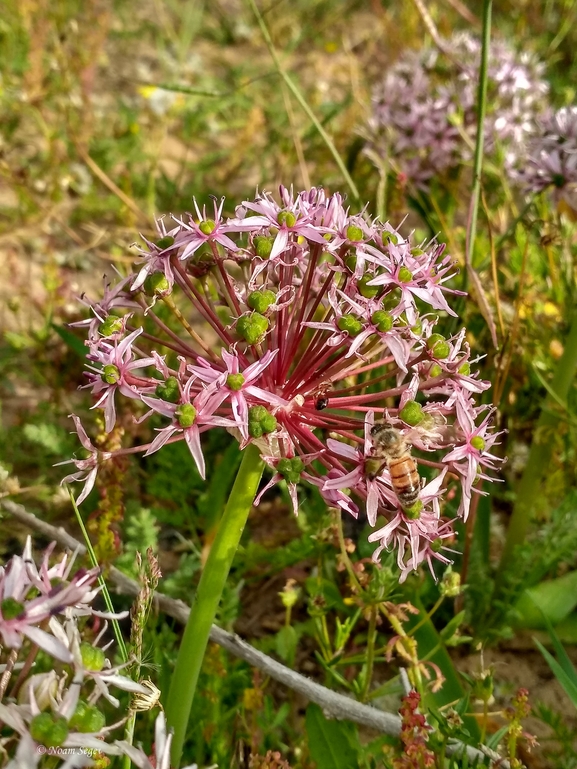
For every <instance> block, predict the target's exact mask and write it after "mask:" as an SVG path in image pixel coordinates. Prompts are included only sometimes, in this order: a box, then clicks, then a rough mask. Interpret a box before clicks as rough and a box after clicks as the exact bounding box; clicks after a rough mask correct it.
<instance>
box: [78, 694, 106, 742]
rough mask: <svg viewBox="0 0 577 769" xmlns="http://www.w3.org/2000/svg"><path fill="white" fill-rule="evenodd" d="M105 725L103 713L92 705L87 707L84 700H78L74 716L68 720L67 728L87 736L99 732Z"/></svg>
mask: <svg viewBox="0 0 577 769" xmlns="http://www.w3.org/2000/svg"><path fill="white" fill-rule="evenodd" d="M105 724H106V718H105V717H104V713H102V711H100V710H99V709H98V708H97V707H95V706H94V705H89V704H88V703H87V702H84V700H78V704H77V705H76V710H75V711H74V715H73V716H72V718H71V719H70V722H69V726H70V728H71V729H73V730H74V731H75V732H82V733H83V734H87V733H89V732H99V731H100V730H101V729H102V727H103V726H104V725H105Z"/></svg>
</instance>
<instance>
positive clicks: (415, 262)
mask: <svg viewBox="0 0 577 769" xmlns="http://www.w3.org/2000/svg"><path fill="white" fill-rule="evenodd" d="M280 200H281V202H280V204H278V203H277V202H275V200H274V199H273V198H272V197H271V196H270V195H269V194H268V193H263V194H259V195H257V197H256V199H255V200H254V201H245V202H244V203H243V204H242V205H241V206H239V207H238V208H237V209H236V216H235V217H234V218H230V219H224V218H223V216H222V211H223V203H222V202H221V203H220V205H217V204H216V203H215V204H214V210H211V211H210V212H209V213H207V212H206V211H205V210H204V209H203V210H202V211H201V210H200V209H199V208H198V207H197V206H196V204H195V209H196V213H195V215H191V214H187V215H186V216H185V217H184V218H183V219H177V218H173V220H172V221H170V222H166V221H164V220H161V221H160V222H159V223H158V229H159V238H158V240H157V241H156V242H153V241H148V240H147V241H145V242H146V248H145V249H141V250H140V251H141V261H140V264H139V265H138V267H137V269H136V272H135V273H134V275H133V276H132V277H131V278H130V279H128V280H127V279H124V280H123V282H122V285H123V287H122V289H121V290H120V291H117V290H110V288H108V289H107V295H108V296H109V297H111V302H110V305H109V307H107V306H106V302H105V301H100V302H98V303H94V304H93V305H92V306H93V308H94V314H95V315H96V316H97V317H98V324H96V323H91V322H90V321H88V322H84V325H85V326H87V327H88V329H89V339H88V340H87V342H86V344H87V346H88V350H89V352H88V356H87V357H88V360H89V366H88V368H89V373H88V378H89V383H88V384H87V385H86V387H88V388H90V389H91V390H92V392H93V394H94V396H95V398H96V404H95V406H94V407H95V408H96V407H98V408H101V409H103V410H104V413H105V424H106V429H107V430H108V431H110V430H112V428H113V427H114V425H115V420H116V408H117V407H118V406H119V404H120V401H121V400H124V401H125V402H126V401H134V402H136V401H139V402H140V404H141V407H140V409H139V414H142V405H144V406H145V407H146V414H145V416H144V417H143V416H140V421H142V420H143V419H145V418H146V417H147V416H150V415H151V414H153V413H156V414H160V415H162V416H163V417H164V418H165V420H166V424H165V426H163V427H160V428H157V430H156V437H154V438H153V439H152V440H151V442H150V443H147V444H146V445H143V446H140V447H139V450H142V451H143V452H146V453H147V454H150V453H152V452H154V451H157V450H159V449H160V448H161V447H162V446H163V445H164V444H166V443H172V442H174V441H178V440H183V439H184V440H185V441H186V444H187V446H188V448H189V450H190V454H191V456H192V459H193V461H194V462H195V464H196V466H197V468H198V471H199V473H200V474H201V475H202V476H203V477H204V475H205V462H204V457H203V452H202V434H203V433H205V432H206V431H207V430H211V429H214V428H215V427H225V428H227V429H228V430H229V432H231V433H232V434H234V435H235V436H236V438H237V440H238V441H239V443H240V446H241V448H244V447H245V446H247V445H248V444H249V443H253V444H256V445H257V446H258V448H259V449H260V452H261V454H262V456H263V458H264V460H265V461H266V463H267V464H268V465H269V466H270V468H271V470H272V479H271V480H270V482H269V484H268V485H267V486H266V487H265V488H269V487H270V486H271V485H273V484H275V483H276V482H278V481H280V480H284V481H285V482H286V484H287V487H288V489H289V492H290V495H291V499H292V501H293V505H294V511H295V513H296V512H297V510H298V497H297V489H298V486H299V484H301V483H302V482H303V481H304V482H306V483H310V484H313V485H314V486H316V487H317V489H318V490H319V492H320V494H321V495H322V496H323V498H324V499H325V501H326V503H327V505H329V506H332V507H336V508H341V509H342V510H345V511H346V512H347V513H349V514H351V515H353V516H354V517H357V516H358V515H359V511H360V509H364V510H365V512H366V516H367V518H368V521H369V523H370V525H371V526H372V527H375V526H376V525H377V519H378V518H379V516H380V521H379V525H378V529H377V530H376V531H374V532H373V533H372V534H371V536H370V540H371V541H374V542H379V547H378V549H377V554H376V556H377V557H378V554H379V553H380V552H381V551H382V550H383V548H385V549H387V550H391V549H394V550H395V551H396V552H397V557H398V564H399V567H400V569H401V578H402V579H404V578H405V577H406V575H407V574H408V572H409V571H410V570H412V569H416V568H417V566H418V565H419V564H420V563H422V562H423V561H427V562H428V563H429V566H430V565H431V563H432V560H433V559H437V560H440V561H441V562H442V563H449V559H448V557H447V556H446V555H445V554H443V552H442V550H443V544H444V543H445V541H446V540H447V541H448V542H450V541H451V538H452V536H453V534H452V520H451V519H448V518H444V517H442V516H441V509H442V505H443V495H444V493H445V491H446V490H447V486H448V485H452V486H455V485H457V483H458V484H460V486H461V488H462V493H461V496H460V505H459V507H458V511H457V515H458V516H459V517H461V518H466V517H467V515H468V512H469V506H470V502H471V495H472V493H473V492H474V491H475V490H476V484H477V482H478V480H479V479H480V478H485V477H486V476H485V469H493V468H494V467H495V465H496V463H498V462H499V461H500V460H499V459H498V458H497V457H495V456H494V455H493V454H492V453H491V448H492V446H493V444H494V443H495V440H496V437H497V436H496V434H494V433H491V431H490V427H489V421H490V416H491V413H492V410H491V409H490V408H489V407H487V406H477V405H475V398H476V396H478V395H479V393H482V392H483V391H484V390H486V389H487V388H488V387H489V384H488V383H487V382H483V381H481V380H480V379H479V377H478V373H477V372H475V371H473V370H472V368H471V366H472V361H471V360H470V351H469V345H468V344H467V342H466V340H465V330H464V329H463V330H462V331H460V332H459V333H457V334H456V335H454V336H450V337H445V336H443V335H442V334H441V333H440V332H439V326H440V324H441V321H442V319H443V318H444V319H446V318H447V316H448V315H453V316H454V315H455V313H454V311H453V310H452V309H451V307H450V304H449V300H450V299H451V297H452V296H453V295H454V294H456V293H459V292H457V291H455V290H454V289H451V288H450V287H449V281H450V279H451V277H452V276H453V275H454V273H455V269H454V266H453V263H452V261H451V259H450V258H449V257H448V256H447V255H446V254H445V253H444V251H445V247H444V245H442V244H439V243H437V242H434V241H432V242H429V243H422V244H420V245H415V244H412V243H411V241H410V239H405V238H404V237H402V236H401V235H400V234H399V232H397V231H396V230H395V229H394V228H393V227H392V226H391V225H389V224H388V223H387V224H381V223H379V222H377V221H370V220H369V218H368V217H367V216H366V214H365V212H361V213H357V214H353V213H351V212H350V210H349V209H348V208H346V207H345V205H344V203H343V200H342V198H341V196H340V195H339V194H334V195H332V196H328V195H327V194H325V192H324V191H323V190H322V189H315V188H313V189H311V190H308V191H304V192H300V193H298V194H297V195H293V193H292V191H289V190H287V189H285V188H283V187H281V189H280ZM121 296H123V297H124V302H125V306H126V308H127V310H128V312H127V313H126V314H125V315H120V314H119V306H120V297H121ZM135 303H138V305H139V307H140V311H139V312H137V311H136V310H135ZM160 310H162V312H161V311H160ZM167 310H169V312H168V311H167ZM144 318H145V322H146V330H144V328H143V323H144ZM382 420H385V421H386V422H387V423H388V424H389V425H390V426H391V427H392V428H394V429H395V430H397V431H398V436H399V438H400V439H401V441H402V443H403V445H406V446H407V452H408V451H409V450H410V449H411V448H413V447H414V449H415V451H414V454H415V459H416V460H417V462H418V465H419V471H420V472H422V471H423V470H424V468H425V467H426V469H427V471H428V476H429V477H430V480H429V481H428V482H424V481H423V482H422V488H420V486H421V480H420V479H418V486H417V490H416V500H415V501H414V503H413V504H411V505H410V506H408V505H407V504H405V505H404V506H403V504H402V503H401V501H400V499H399V495H398V482H397V484H396V485H393V483H392V481H391V473H390V470H391V467H392V464H391V462H389V461H388V460H387V458H386V457H385V458H380V457H379V456H377V454H378V452H376V450H375V445H374V440H373V437H374V434H375V433H374V431H373V432H371V430H372V427H373V426H374V425H375V423H377V422H381V421H382ZM75 424H76V429H77V432H78V435H79V437H80V440H81V442H82V444H83V446H84V447H85V448H86V449H87V450H88V452H89V458H87V459H79V460H73V461H74V462H75V464H76V466H77V468H78V470H79V472H78V473H74V474H72V475H70V476H68V478H67V479H66V480H84V481H85V487H84V490H83V492H82V493H81V495H80V499H81V500H82V499H84V498H85V497H86V495H87V493H88V492H89V491H90V489H91V488H92V486H93V485H94V482H95V475H96V470H97V467H98V465H99V463H101V462H102V461H106V460H107V459H109V458H110V457H111V456H114V454H113V453H110V452H109V453H106V454H102V453H100V452H99V451H98V449H96V448H95V447H94V446H93V445H92V444H91V443H90V441H89V439H88V437H87V435H86V433H85V432H84V430H83V428H82V426H81V425H80V422H79V420H78V419H77V418H75ZM134 451H135V449H134V448H131V449H124V450H121V451H119V452H116V453H117V454H122V453H127V452H130V453H133V452H134ZM409 461H412V460H409ZM369 467H370V468H371V469H369ZM263 491H264V489H263ZM262 493H263V492H262V491H261V494H259V497H257V500H255V502H256V503H258V501H259V498H260V496H261V495H262Z"/></svg>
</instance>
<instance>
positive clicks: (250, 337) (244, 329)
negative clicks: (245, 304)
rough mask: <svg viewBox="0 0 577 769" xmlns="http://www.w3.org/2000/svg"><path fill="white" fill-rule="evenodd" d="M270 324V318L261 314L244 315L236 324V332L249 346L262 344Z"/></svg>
mask: <svg viewBox="0 0 577 769" xmlns="http://www.w3.org/2000/svg"><path fill="white" fill-rule="evenodd" d="M269 325H270V322H269V320H268V318H265V316H264V315H261V314H260V313H259V312H253V313H252V314H251V315H242V316H241V317H240V318H239V319H238V322H237V324H236V331H237V334H238V335H239V336H241V337H242V338H243V339H244V340H245V341H246V342H248V343H249V344H258V343H259V342H262V340H263V339H264V336H265V334H266V332H267V331H268V327H269Z"/></svg>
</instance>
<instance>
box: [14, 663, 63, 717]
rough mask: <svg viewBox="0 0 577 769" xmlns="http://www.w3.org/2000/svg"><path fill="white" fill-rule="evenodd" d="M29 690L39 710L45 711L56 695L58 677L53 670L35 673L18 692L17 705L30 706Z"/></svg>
mask: <svg viewBox="0 0 577 769" xmlns="http://www.w3.org/2000/svg"><path fill="white" fill-rule="evenodd" d="M30 690H32V694H33V696H34V700H35V701H36V704H37V705H38V708H39V709H40V710H47V709H48V708H49V707H50V706H51V704H52V702H54V700H55V699H56V695H57V694H58V675H57V674H56V671H55V670H50V671H49V672H48V673H36V674H35V675H33V676H30V678H28V679H27V680H26V685H25V686H22V687H21V688H20V689H19V690H18V704H19V705H30Z"/></svg>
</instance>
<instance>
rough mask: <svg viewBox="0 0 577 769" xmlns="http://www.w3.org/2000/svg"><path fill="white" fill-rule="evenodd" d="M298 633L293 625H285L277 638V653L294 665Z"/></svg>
mask: <svg viewBox="0 0 577 769" xmlns="http://www.w3.org/2000/svg"><path fill="white" fill-rule="evenodd" d="M298 640H299V639H298V635H297V631H296V630H295V629H294V627H293V626H292V625H284V626H283V627H281V629H280V630H279V631H278V633H277V636H276V653H277V654H278V656H279V657H280V658H281V659H282V660H284V661H285V662H288V663H292V662H293V661H294V657H295V654H296V650H297V644H298Z"/></svg>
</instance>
